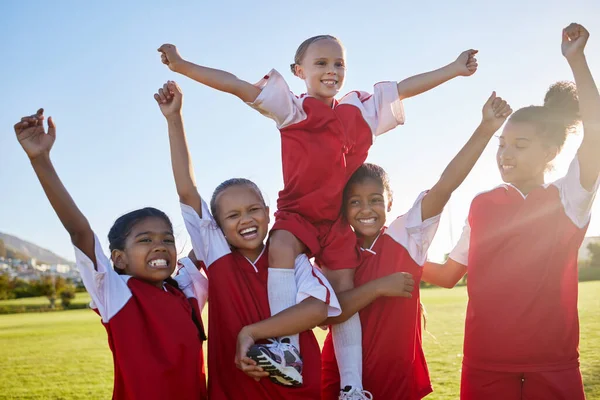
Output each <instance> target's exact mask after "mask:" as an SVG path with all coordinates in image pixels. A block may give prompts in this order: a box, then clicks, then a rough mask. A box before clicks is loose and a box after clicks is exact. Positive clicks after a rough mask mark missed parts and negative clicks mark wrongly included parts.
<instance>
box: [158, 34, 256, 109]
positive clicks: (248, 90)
mask: <svg viewBox="0 0 600 400" xmlns="http://www.w3.org/2000/svg"><path fill="white" fill-rule="evenodd" d="M158 51H159V52H160V53H161V61H162V62H163V64H166V65H167V66H168V67H169V69H171V71H174V72H177V73H179V74H182V75H185V76H187V77H188V78H190V79H193V80H195V81H197V82H200V83H202V84H204V85H206V86H209V87H211V88H213V89H217V90H220V91H221V92H226V93H231V94H233V95H235V96H237V97H239V98H240V99H241V100H242V101H244V102H246V103H252V102H254V100H256V98H257V97H258V95H259V94H260V89H259V88H257V87H256V86H254V85H252V84H251V83H248V82H246V81H244V80H241V79H239V78H238V77H237V76H235V75H233V74H231V73H229V72H225V71H221V70H219V69H214V68H208V67H203V66H201V65H196V64H194V63H192V62H189V61H186V60H184V59H183V58H182V57H181V56H180V55H179V52H178V51H177V48H176V47H175V46H174V45H172V44H163V45H162V46H160V47H159V48H158Z"/></svg>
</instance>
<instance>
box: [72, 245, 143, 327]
mask: <svg viewBox="0 0 600 400" xmlns="http://www.w3.org/2000/svg"><path fill="white" fill-rule="evenodd" d="M74 247H75V246H74ZM94 255H95V256H96V266H94V263H93V262H92V260H90V258H89V257H88V256H86V255H85V253H84V252H83V251H81V250H79V249H78V248H77V247H75V263H76V264H77V268H78V269H79V272H80V274H81V279H82V280H83V285H84V286H85V289H86V290H87V292H88V293H89V294H90V297H91V298H92V301H91V302H90V307H91V308H93V309H97V310H98V313H99V314H100V316H101V317H102V322H104V323H108V321H110V319H111V318H112V317H114V316H115V315H116V314H117V313H118V312H119V311H120V310H121V309H122V308H123V306H124V305H125V304H126V303H127V302H128V301H129V299H130V298H131V296H132V295H131V290H129V287H128V286H127V280H128V278H130V277H129V276H127V275H119V274H117V273H116V272H115V270H114V269H113V268H112V266H111V265H110V261H109V260H108V258H107V257H106V256H105V255H104V252H103V251H102V246H100V242H99V241H98V237H97V236H96V234H94Z"/></svg>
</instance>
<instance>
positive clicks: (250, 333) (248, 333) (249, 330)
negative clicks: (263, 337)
mask: <svg viewBox="0 0 600 400" xmlns="http://www.w3.org/2000/svg"><path fill="white" fill-rule="evenodd" d="M238 336H242V337H249V338H251V339H252V340H253V341H256V340H257V339H256V332H254V324H252V325H246V326H244V327H243V328H242V329H241V330H240V333H239V334H238Z"/></svg>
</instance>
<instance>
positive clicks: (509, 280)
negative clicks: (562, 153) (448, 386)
mask: <svg viewBox="0 0 600 400" xmlns="http://www.w3.org/2000/svg"><path fill="white" fill-rule="evenodd" d="M597 187H598V183H596V185H595V187H594V190H593V191H591V192H588V191H586V190H585V189H584V188H582V187H581V184H580V182H579V163H578V161H577V158H576V159H575V160H574V161H573V162H572V163H571V166H570V168H569V172H568V173H567V175H566V176H565V177H564V178H562V179H559V180H558V181H556V182H554V183H552V184H548V185H544V186H542V187H538V188H536V189H534V190H532V191H531V192H530V193H529V194H528V195H527V196H523V195H522V194H521V192H519V190H517V189H516V188H515V187H513V186H511V185H502V186H500V187H498V188H496V189H493V190H491V191H489V192H486V193H483V194H480V195H479V196H477V197H476V198H475V199H474V200H473V202H472V204H471V208H470V211H469V217H468V224H467V226H466V228H465V231H464V233H463V237H462V238H461V240H460V242H459V244H458V245H457V247H456V249H455V250H454V251H453V252H452V253H451V254H450V257H451V258H452V259H454V260H456V261H457V262H459V263H461V264H464V265H466V266H467V268H468V270H467V271H468V279H467V289H468V293H469V303H468V306H467V315H466V321H465V342H464V361H463V362H464V363H465V365H467V366H469V367H473V368H479V369H484V370H496V371H507V372H529V371H532V372H533V371H550V370H558V369H565V368H569V367H577V366H578V365H579V364H578V363H579V352H578V344H579V319H578V314H577V283H578V282H577V253H578V250H579V247H580V246H581V243H582V241H583V238H584V236H585V232H586V229H587V225H588V222H589V219H590V209H591V206H592V202H593V199H594V196H595V192H596V189H597Z"/></svg>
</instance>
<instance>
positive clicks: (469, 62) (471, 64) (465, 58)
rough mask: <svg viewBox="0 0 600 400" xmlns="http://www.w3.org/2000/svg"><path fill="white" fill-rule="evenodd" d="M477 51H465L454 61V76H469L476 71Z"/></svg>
mask: <svg viewBox="0 0 600 400" xmlns="http://www.w3.org/2000/svg"><path fill="white" fill-rule="evenodd" d="M478 52H479V50H473V49H471V50H465V51H463V52H462V53H460V55H459V56H458V58H457V59H456V61H454V64H455V66H456V75H458V76H471V75H473V74H474V73H475V72H476V71H477V59H476V58H475V54H477V53H478Z"/></svg>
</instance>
